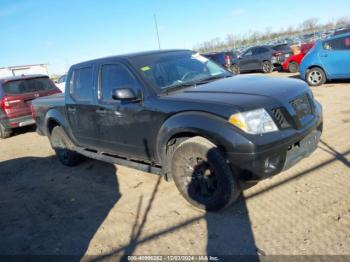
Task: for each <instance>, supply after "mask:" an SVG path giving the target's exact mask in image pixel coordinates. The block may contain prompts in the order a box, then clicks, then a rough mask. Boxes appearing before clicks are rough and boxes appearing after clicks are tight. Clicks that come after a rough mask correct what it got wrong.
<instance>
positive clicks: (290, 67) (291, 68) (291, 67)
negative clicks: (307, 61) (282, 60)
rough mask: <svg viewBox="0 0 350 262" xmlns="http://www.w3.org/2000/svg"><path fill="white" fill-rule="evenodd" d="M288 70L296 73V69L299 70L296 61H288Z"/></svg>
mask: <svg viewBox="0 0 350 262" xmlns="http://www.w3.org/2000/svg"><path fill="white" fill-rule="evenodd" d="M288 71H289V72H290V73H296V72H298V71H299V65H298V63H296V62H290V63H289V64H288Z"/></svg>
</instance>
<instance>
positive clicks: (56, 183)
mask: <svg viewBox="0 0 350 262" xmlns="http://www.w3.org/2000/svg"><path fill="white" fill-rule="evenodd" d="M120 197H121V195H120V193H119V186H118V181H117V178H116V168H115V166H114V165H110V164H105V163H102V162H98V161H92V160H90V161H86V162H85V163H83V164H81V165H79V166H77V167H74V168H68V167H64V166H62V165H61V164H60V163H59V162H58V160H57V159H56V157H46V158H39V157H24V158H18V159H13V160H8V161H4V162H0V217H1V219H0V232H1V234H0V243H1V245H0V254H1V255H74V257H76V258H77V259H79V257H82V256H83V255H84V254H85V252H86V250H87V248H88V246H89V243H90V240H91V239H92V237H93V236H94V234H95V233H96V231H97V230H98V229H99V227H100V225H101V224H102V223H103V221H104V220H105V218H106V216H107V215H108V213H109V212H110V210H111V209H112V208H113V206H114V205H115V204H116V203H117V202H118V200H119V199H120Z"/></svg>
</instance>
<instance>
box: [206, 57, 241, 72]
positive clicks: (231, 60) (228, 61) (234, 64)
mask: <svg viewBox="0 0 350 262" xmlns="http://www.w3.org/2000/svg"><path fill="white" fill-rule="evenodd" d="M202 55H203V56H205V57H207V58H209V59H211V60H213V61H214V62H216V63H217V64H219V65H221V66H223V67H225V68H227V70H229V71H231V72H232V73H235V74H239V66H238V63H239V61H238V57H237V55H236V54H235V53H234V52H213V53H208V54H202Z"/></svg>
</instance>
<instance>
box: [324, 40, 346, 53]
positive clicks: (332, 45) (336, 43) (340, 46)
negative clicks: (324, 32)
mask: <svg viewBox="0 0 350 262" xmlns="http://www.w3.org/2000/svg"><path fill="white" fill-rule="evenodd" d="M323 48H324V49H326V50H350V37H339V38H336V39H332V40H328V41H325V42H324V43H323Z"/></svg>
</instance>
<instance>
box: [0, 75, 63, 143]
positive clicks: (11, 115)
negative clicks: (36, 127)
mask: <svg viewBox="0 0 350 262" xmlns="http://www.w3.org/2000/svg"><path fill="white" fill-rule="evenodd" d="M57 93H60V90H59V89H58V88H57V87H56V86H55V85H54V83H53V82H52V81H51V80H50V79H49V77H48V76H45V75H27V76H13V77H7V78H2V79H0V138H7V137H9V136H10V135H11V133H12V129H13V128H16V127H22V126H27V125H32V124H34V123H35V121H34V120H33V117H32V112H31V109H30V105H31V102H32V100H33V99H35V98H38V97H42V96H48V95H53V94H57Z"/></svg>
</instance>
